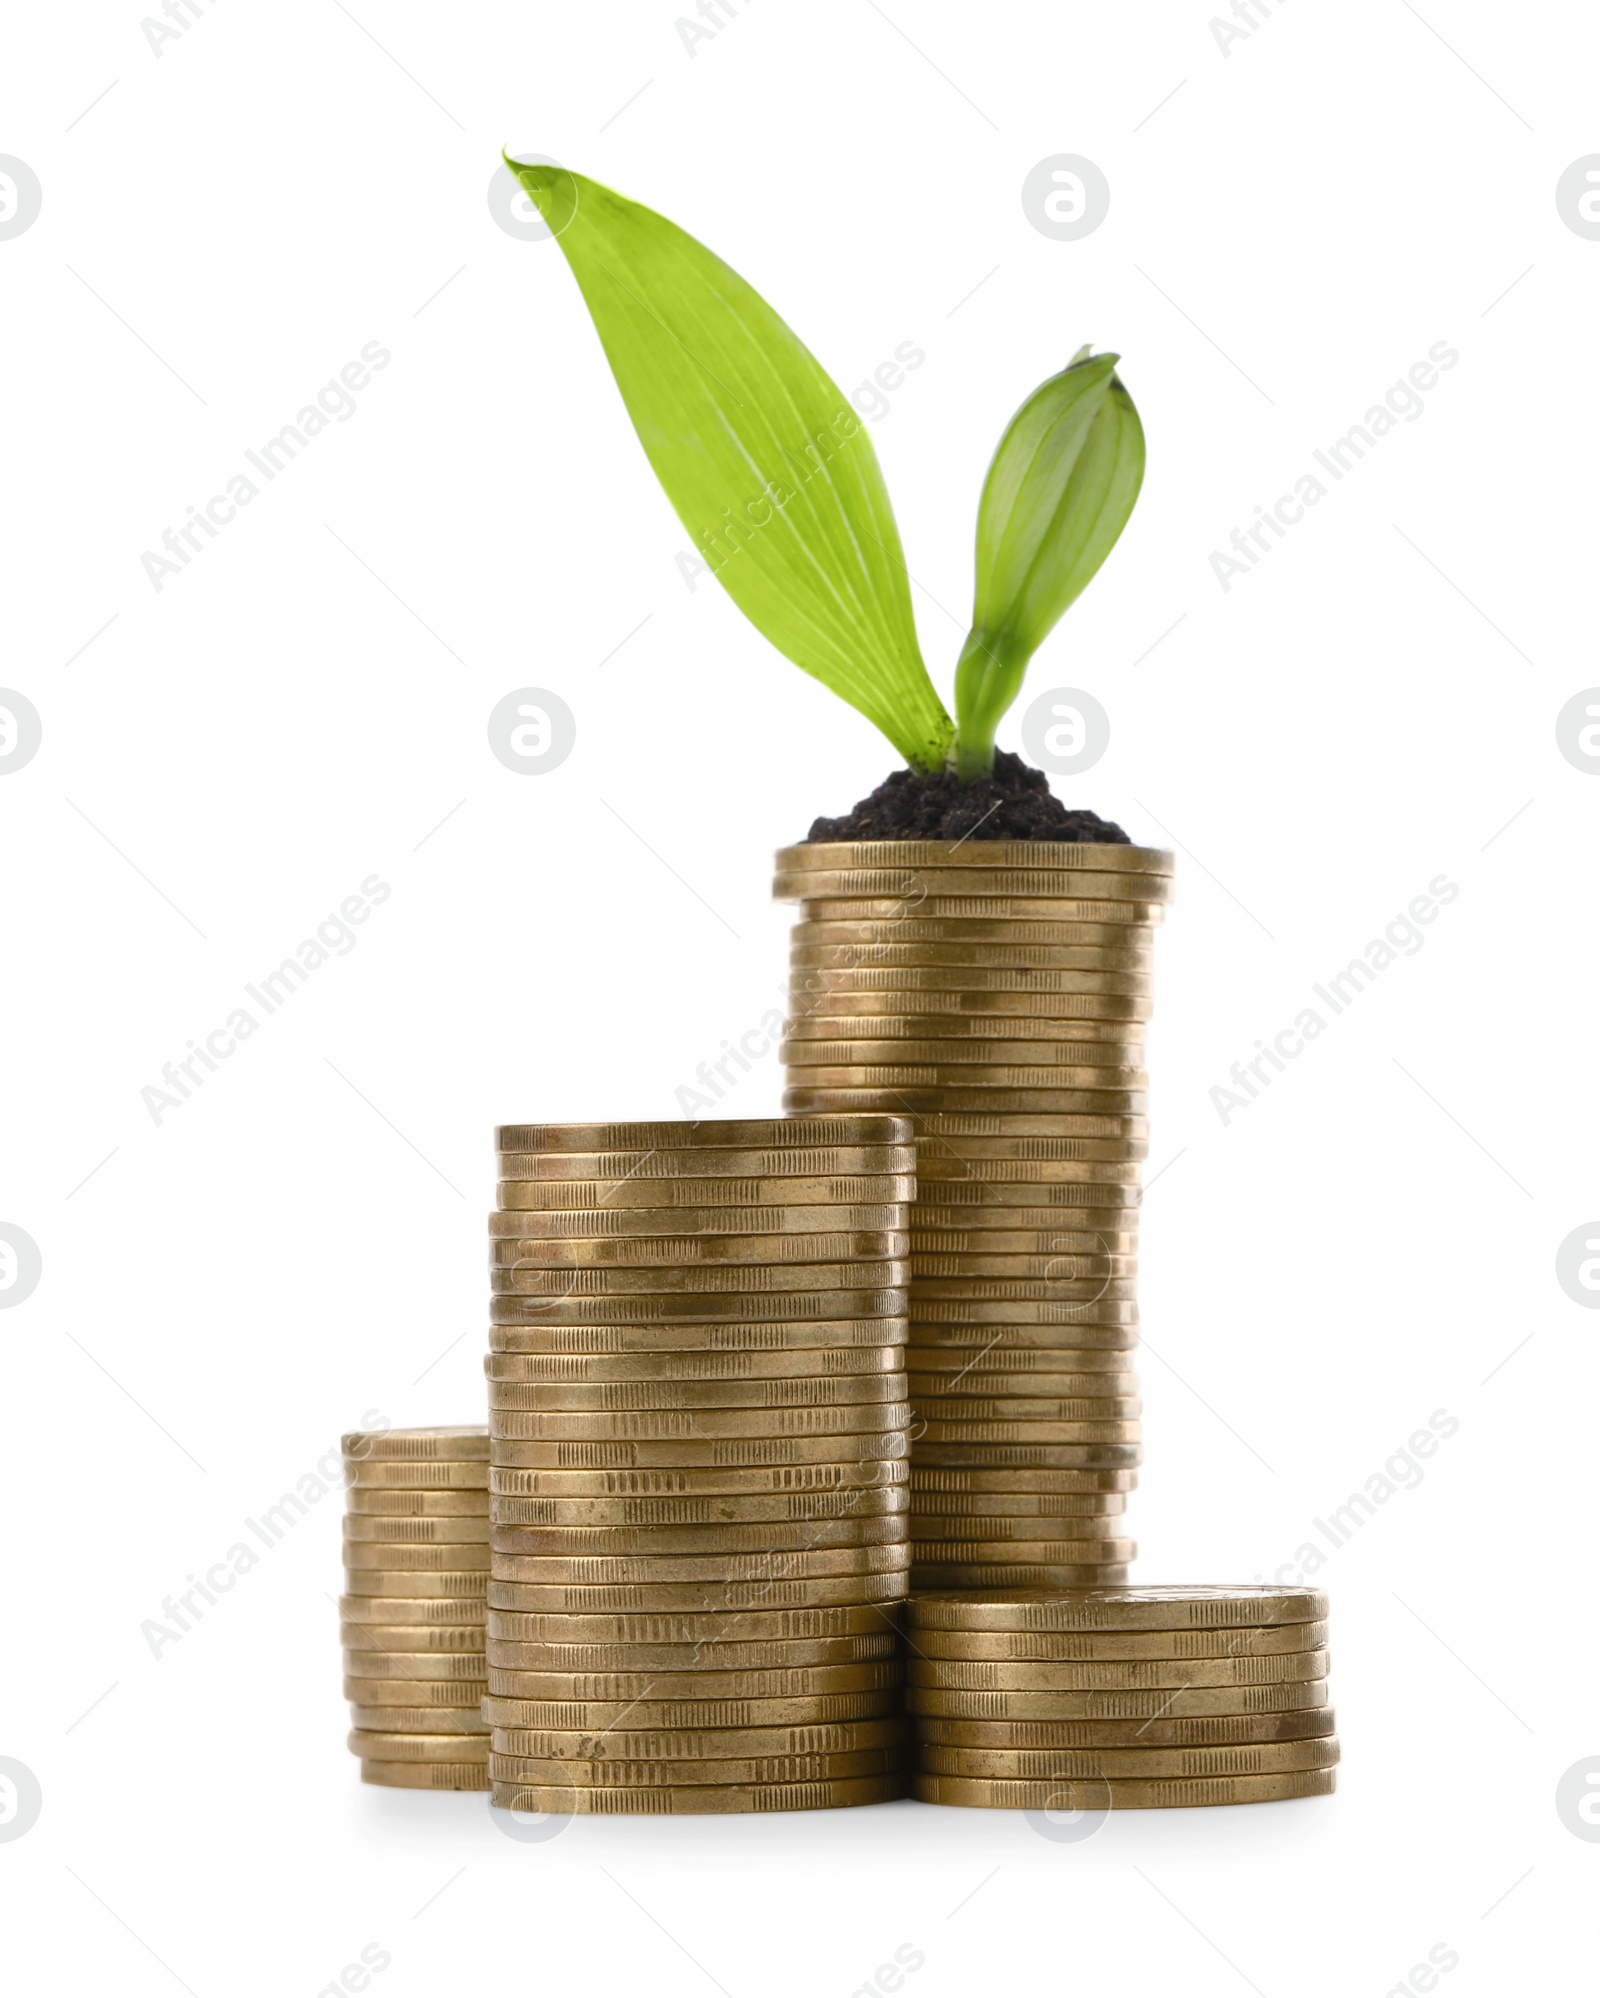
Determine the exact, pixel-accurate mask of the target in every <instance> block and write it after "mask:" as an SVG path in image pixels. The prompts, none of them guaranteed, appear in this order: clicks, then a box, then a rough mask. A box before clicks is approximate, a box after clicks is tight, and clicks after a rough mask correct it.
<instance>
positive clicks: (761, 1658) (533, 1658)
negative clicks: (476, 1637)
mask: <svg viewBox="0 0 1600 1998" xmlns="http://www.w3.org/2000/svg"><path fill="white" fill-rule="evenodd" d="M899 1644H900V1637H899V1633H898V1632H897V1631H896V1630H894V1629H893V1628H892V1626H890V1625H888V1624H885V1625H884V1626H883V1627H882V1629H881V1630H880V1631H879V1633H878V1634H877V1635H876V1636H870V1635H869V1636H863V1637H818V1638H811V1639H809V1640H802V1639H798V1638H795V1639H790V1640H788V1641H784V1642H774V1643H754V1644H547V1643H544V1642H543V1641H542V1640H538V1639H533V1640H527V1639H506V1638H495V1639H491V1640H490V1644H489V1653H488V1657H489V1663H490V1664H491V1665H493V1666H495V1667H496V1668H497V1669H503V1670H505V1671H508V1672H643V1673H647V1674H648V1673H652V1672H660V1673H661V1674H663V1676H665V1677H667V1678H671V1677H672V1676H673V1675H674V1674H676V1673H679V1672H770V1671H795V1670H799V1669H800V1668H802V1667H805V1668H809V1667H811V1666H814V1665H870V1664H877V1663H880V1662H881V1661H882V1660H884V1659H886V1658H893V1657H894V1656H895V1655H896V1653H897V1651H898V1648H899Z"/></svg>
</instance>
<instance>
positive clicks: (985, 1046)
mask: <svg viewBox="0 0 1600 1998" xmlns="http://www.w3.org/2000/svg"><path fill="white" fill-rule="evenodd" d="M806 1024H807V1023H806V1022H804V1021H796V1022H795V1023H794V1028H793V1029H791V1031H790V1033H789V1036H788V1038H787V1039H785V1040H784V1041H782V1042H781V1043H780V1044H779V1048H778V1054H779V1058H780V1060H782V1061H783V1063H784V1064H785V1066H786V1067H791V1068H813V1067H819V1066H821V1067H830V1066H831V1067H838V1066H843V1067H846V1068H862V1067H866V1068H873V1069H877V1068H890V1069H925V1068H931V1069H932V1070H933V1071H934V1073H935V1075H936V1076H938V1077H941V1078H942V1077H945V1076H954V1077H956V1078H957V1079H959V1078H960V1077H961V1075H963V1074H964V1073H966V1072H967V1071H968V1070H971V1069H974V1068H976V1069H979V1070H985V1069H991V1068H996V1067H1006V1066H1010V1067H1013V1068H1026V1069H1035V1068H1043V1069H1049V1070H1052V1071H1054V1070H1057V1069H1062V1068H1065V1069H1068V1070H1071V1069H1078V1068H1087V1069H1091V1070H1093V1072H1094V1075H1095V1076H1097V1077H1098V1076H1099V1074H1100V1072H1101V1070H1103V1069H1107V1068H1109V1069H1112V1070H1120V1069H1129V1068H1131V1069H1142V1068H1143V1066H1144V1058H1145V1049H1144V1035H1143V1033H1142V1031H1140V1030H1139V1029H1137V1028H1129V1029H1128V1030H1127V1031H1126V1032H1124V1033H1123V1034H1122V1036H1121V1038H1120V1039H1118V1040H1114V1041H1113V1040H1105V1039H1090V1038H1089V1037H1087V1036H1082V1037H1080V1038H1079V1039H1077V1040H1073V1039H1070V1038H1062V1037H1061V1036H1060V1035H1057V1034H1050V1035H1048V1036H1046V1035H1041V1036H1040V1038H1038V1039H1037V1040H1024V1039H1019V1038H1018V1037H1017V1036H1016V1035H1014V1034H993V1033H986V1034H982V1035H977V1034H972V1033H961V1034H957V1033H949V1032H946V1033H943V1034H941V1033H938V1032H935V1033H934V1034H933V1035H932V1037H931V1038H929V1039H925V1040H919V1039H917V1038H916V1037H915V1036H914V1035H911V1034H907V1033H905V1032H904V1031H903V1030H902V1029H903V1024H904V1023H903V1022H901V1021H899V1020H895V1021H893V1022H892V1023H891V1022H887V1021H885V1022H882V1023H879V1022H875V1021H874V1022H868V1024H867V1028H866V1031H865V1032H864V1033H862V1034H857V1033H855V1032H854V1031H853V1030H852V1031H844V1029H845V1028H846V1027H847V1025H848V1023H847V1022H843V1021H840V1020H839V1019H837V1018H836V1017H834V1016H832V1015H829V1016H828V1018H827V1019H826V1020H825V1021H823V1022H821V1023H819V1024H822V1025H826V1026H829V1027H834V1028H839V1029H841V1031H840V1032H837V1033H830V1034H810V1033H806V1032H803V1031H800V1030H801V1029H803V1028H804V1026H805V1025H806ZM891 1028H892V1030H891ZM797 1079H798V1078H797ZM915 1136H916V1132H915V1130H914V1129H913V1130H912V1132H911V1137H912V1138H915Z"/></svg>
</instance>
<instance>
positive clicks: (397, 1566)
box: [344, 1540, 489, 1594]
mask: <svg viewBox="0 0 1600 1998" xmlns="http://www.w3.org/2000/svg"><path fill="white" fill-rule="evenodd" d="M344 1565H345V1567H346V1568H347V1569H349V1570H355V1569H358V1568H386V1569H387V1570H388V1571H389V1572H390V1573H391V1574H400V1573H402V1572H406V1571H411V1570H417V1571H422V1572H426V1573H431V1574H442V1573H447V1572H449V1571H451V1570H455V1571H457V1572H459V1573H461V1574H468V1573H471V1572H472V1571H473V1570H474V1569H477V1568H487V1567H488V1565H489V1549H488V1545H487V1543H480V1544H479V1545H477V1546H473V1545H470V1544H469V1545H465V1546H464V1545H462V1544H461V1543H459V1542H454V1543H452V1544H450V1545H449V1546H445V1547H395V1546H391V1545H390V1544H388V1543H387V1542H384V1543H382V1544H379V1543H376V1542H369V1541H358V1540H347V1541H346V1542H345V1546H344ZM381 1593H384V1594H387V1593H388V1591H382V1592H381Z"/></svg>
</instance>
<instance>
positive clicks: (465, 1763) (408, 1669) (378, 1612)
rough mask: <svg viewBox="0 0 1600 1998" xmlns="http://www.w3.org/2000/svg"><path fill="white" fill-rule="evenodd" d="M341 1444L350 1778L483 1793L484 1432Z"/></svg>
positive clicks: (361, 1436)
mask: <svg viewBox="0 0 1600 1998" xmlns="http://www.w3.org/2000/svg"><path fill="white" fill-rule="evenodd" d="M342 1448H343V1452H344V1468H345V1488H346V1489H345V1508H346V1509H345V1519H344V1571H345V1594H344V1596H343V1597H342V1598H341V1600H340V1603H339V1619H340V1636H341V1639H342V1641H343V1644H344V1670H345V1682H344V1691H345V1698H346V1699H347V1700H349V1701H350V1718H351V1720H352V1722H353V1723H354V1727H353V1729H352V1731H351V1735H350V1751H351V1753H352V1754H353V1755H359V1756H360V1757H361V1778H362V1781H363V1782H366V1783H383V1784H387V1785H389V1786H390V1787H391V1788H398V1789H406V1790H487V1789H488V1787H489V1733H488V1724H487V1723H486V1722H485V1720H484V1718H483V1709H482V1705H481V1702H482V1700H483V1696H484V1693H485V1692H486V1691H487V1690H488V1683H487V1676H486V1674H487V1663H486V1659H485V1654H484V1638H485V1619H486V1617H487V1614H488V1582H489V1432H488V1430H487V1429H481V1428H479V1429H386V1430H356V1431H352V1432H351V1434H350V1435H348V1436H346V1437H345V1438H344V1439H343V1443H342Z"/></svg>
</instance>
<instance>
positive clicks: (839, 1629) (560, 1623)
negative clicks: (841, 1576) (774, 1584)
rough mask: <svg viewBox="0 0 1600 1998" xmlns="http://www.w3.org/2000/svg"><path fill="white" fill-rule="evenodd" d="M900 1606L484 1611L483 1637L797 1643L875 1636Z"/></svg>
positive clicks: (891, 1624)
mask: <svg viewBox="0 0 1600 1998" xmlns="http://www.w3.org/2000/svg"><path fill="white" fill-rule="evenodd" d="M903 1607H904V1606H903V1605H902V1604H900V1603H894V1602H891V1603H852V1604H849V1605H845V1606H838V1607H834V1608H831V1609H777V1610H772V1609H752V1610H710V1611H687V1612H681V1611H672V1610H657V1611H652V1612H645V1613H643V1614H640V1613H632V1614H629V1613H624V1614H621V1615H611V1616H608V1615H604V1614H601V1615H584V1614H582V1613H579V1614H577V1615H570V1614H563V1613H561V1612H559V1611H558V1612H555V1613H553V1614H546V1613H544V1612H541V1611H537V1610H534V1611H523V1610H502V1609H495V1610H491V1611H490V1612H489V1632H490V1635H491V1636H493V1637H495V1638H496V1639H501V1638H503V1639H505V1640H507V1641H508V1642H511V1643H518V1644H552V1645H621V1646H632V1645H639V1644H643V1645H669V1646H672V1647H674V1648H689V1647H696V1646H700V1645H705V1644H779V1643H782V1644H798V1643H806V1644H813V1643H819V1642H821V1641H823V1640H824V1639H829V1640H832V1639H838V1638H859V1637H874V1638H875V1637H880V1636H883V1635H885V1634H890V1635H892V1634H893V1633H894V1632H896V1631H898V1629H899V1627H900V1618H901V1615H902V1613H903Z"/></svg>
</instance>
